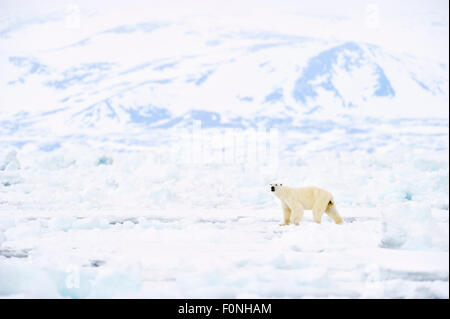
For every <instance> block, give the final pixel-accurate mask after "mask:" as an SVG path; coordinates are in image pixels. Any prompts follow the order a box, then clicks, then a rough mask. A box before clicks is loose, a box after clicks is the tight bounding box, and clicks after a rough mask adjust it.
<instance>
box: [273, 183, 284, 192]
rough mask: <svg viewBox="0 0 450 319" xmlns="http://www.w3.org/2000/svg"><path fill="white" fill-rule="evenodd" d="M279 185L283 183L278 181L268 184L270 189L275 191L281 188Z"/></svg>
mask: <svg viewBox="0 0 450 319" xmlns="http://www.w3.org/2000/svg"><path fill="white" fill-rule="evenodd" d="M281 186H283V184H280V183H273V184H270V191H271V192H275V193H277V192H278V191H279V190H280V189H281Z"/></svg>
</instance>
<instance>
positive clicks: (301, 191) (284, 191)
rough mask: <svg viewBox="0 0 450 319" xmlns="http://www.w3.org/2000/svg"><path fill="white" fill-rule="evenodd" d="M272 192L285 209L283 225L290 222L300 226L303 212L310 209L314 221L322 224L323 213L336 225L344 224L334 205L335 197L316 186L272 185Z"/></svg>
mask: <svg viewBox="0 0 450 319" xmlns="http://www.w3.org/2000/svg"><path fill="white" fill-rule="evenodd" d="M270 190H271V192H273V193H274V194H275V196H276V197H278V198H279V199H280V201H281V206H282V207H283V221H284V223H283V224H280V226H284V225H289V223H290V222H292V223H294V224H295V225H298V223H299V222H300V220H301V219H302V217H303V210H305V209H310V210H312V212H313V220H314V222H316V223H320V222H321V220H322V215H323V213H326V214H327V215H328V216H330V217H331V219H333V220H334V222H335V223H336V224H342V222H343V220H342V217H341V216H339V213H338V211H337V210H336V206H335V205H334V199H333V195H331V193H329V192H327V191H326V190H323V189H320V188H318V187H315V186H310V187H288V186H283V185H282V184H278V183H276V184H270Z"/></svg>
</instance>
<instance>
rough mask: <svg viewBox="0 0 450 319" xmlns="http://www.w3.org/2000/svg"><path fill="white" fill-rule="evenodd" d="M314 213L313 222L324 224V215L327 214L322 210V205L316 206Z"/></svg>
mask: <svg viewBox="0 0 450 319" xmlns="http://www.w3.org/2000/svg"><path fill="white" fill-rule="evenodd" d="M312 212H313V221H314V222H315V223H318V224H320V223H321V222H322V215H323V213H324V212H325V209H323V208H322V205H321V204H320V203H317V204H315V205H314V207H313V209H312Z"/></svg>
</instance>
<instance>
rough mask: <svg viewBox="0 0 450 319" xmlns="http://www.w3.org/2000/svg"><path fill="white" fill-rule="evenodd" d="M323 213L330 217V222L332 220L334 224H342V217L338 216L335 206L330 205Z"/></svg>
mask: <svg viewBox="0 0 450 319" xmlns="http://www.w3.org/2000/svg"><path fill="white" fill-rule="evenodd" d="M325 213H326V214H327V215H328V216H330V217H331V219H332V220H334V222H335V223H336V224H342V223H343V222H344V221H343V220H342V217H341V216H340V215H339V213H338V211H337V209H336V206H334V204H332V203H330V204H328V206H327V209H326V210H325Z"/></svg>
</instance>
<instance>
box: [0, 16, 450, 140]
mask: <svg viewBox="0 0 450 319" xmlns="http://www.w3.org/2000/svg"><path fill="white" fill-rule="evenodd" d="M52 17H53V16H52ZM91 19H92V21H95V19H94V18H91ZM98 19H100V20H101V17H100V18H98ZM88 22H90V23H92V22H91V21H90V20H88ZM108 22H109V23H110V24H111V25H108V26H104V25H100V26H99V25H96V26H95V28H89V29H87V30H86V29H84V30H83V32H79V33H80V34H78V35H77V36H78V37H79V38H80V37H81V39H79V40H77V41H74V42H70V43H67V40H61V39H57V40H55V41H49V42H50V43H47V45H46V46H44V45H38V47H39V50H31V49H30V50H21V51H19V50H14V48H16V47H17V46H18V45H17V41H18V40H19V39H20V32H21V29H20V28H18V27H17V30H15V29H14V25H13V26H11V24H8V23H4V26H3V33H2V39H1V41H2V42H3V44H2V47H4V48H5V47H6V45H8V44H10V43H13V44H14V43H16V44H14V45H12V46H11V49H8V50H6V52H4V53H3V55H2V56H3V62H2V69H4V70H6V73H5V74H4V75H3V81H4V82H3V83H2V86H3V90H5V91H6V92H7V94H6V95H5V96H4V97H3V100H2V101H1V103H2V104H1V111H2V113H1V114H3V115H2V123H3V132H5V133H6V132H8V129H6V127H12V126H17V125H21V126H30V127H34V126H36V125H37V126H36V127H41V128H42V127H44V128H52V129H53V130H55V131H58V130H61V129H62V130H63V131H67V130H72V131H73V130H75V131H76V130H79V129H84V128H94V129H99V128H106V129H108V130H110V129H113V130H116V129H119V130H122V129H125V127H128V126H132V127H141V128H143V129H153V128H169V127H180V126H181V127H183V126H188V125H190V124H191V123H192V120H200V121H202V124H203V125H204V126H205V127H244V128H245V127H254V126H257V125H261V124H262V125H264V126H268V127H272V126H277V125H278V126H279V125H280V124H281V125H282V126H283V127H286V126H294V127H295V125H296V123H297V122H298V121H303V120H305V119H306V118H310V117H313V118H314V117H317V116H319V117H321V118H336V116H342V115H346V116H348V115H350V116H359V117H361V116H376V117H388V118H389V117H412V118H414V117H415V118H417V117H423V116H425V117H440V118H445V117H447V116H448V108H447V107H446V106H447V105H448V102H447V101H448V97H449V93H448V61H435V60H430V59H425V58H422V57H415V56H414V54H407V53H398V52H392V50H390V49H389V48H384V47H383V46H380V45H375V44H369V43H367V42H362V41H341V40H335V39H333V40H332V39H326V38H320V37H318V38H314V37H310V36H304V35H302V31H301V30H300V31H298V32H297V34H295V35H293V34H289V33H286V34H284V33H280V32H272V31H266V30H264V29H262V30H256V31H255V30H251V29H249V30H245V29H244V30H240V31H239V32H237V31H235V30H233V29H232V28H231V29H230V27H229V26H217V27H216V28H214V29H213V30H212V29H211V28H206V27H204V26H199V25H198V24H197V25H196V24H195V23H194V24H193V23H192V21H191V22H189V20H187V22H186V21H185V22H183V23H174V22H170V21H158V20H155V21H153V20H150V21H137V22H136V21H135V22H134V23H130V24H123V23H121V22H111V20H108ZM57 23H60V22H58V20H57V19H56V22H55V19H53V20H52V19H51V18H50V17H49V18H48V20H45V19H43V20H42V21H38V22H34V23H30V26H28V28H29V29H30V28H31V29H33V30H34V29H35V30H36V32H38V31H39V30H42V29H43V28H44V27H46V28H47V29H48V28H50V30H52V29H51V28H52V27H55V24H56V25H57ZM21 26H22V25H21ZM52 32H56V31H52ZM52 32H50V33H49V36H50V35H52V34H53V33H52ZM67 32H68V31H67V30H66V33H67ZM63 33H64V32H63ZM77 36H74V37H71V38H77ZM16 37H17V39H16ZM14 41H16V42H14ZM13 53H14V54H13ZM18 114H22V116H20V120H18V116H17V115H18ZM12 123H15V124H14V125H13V124H12ZM20 123H21V124H20ZM49 123H58V124H54V125H51V126H49ZM9 132H11V130H10V131H9Z"/></svg>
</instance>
